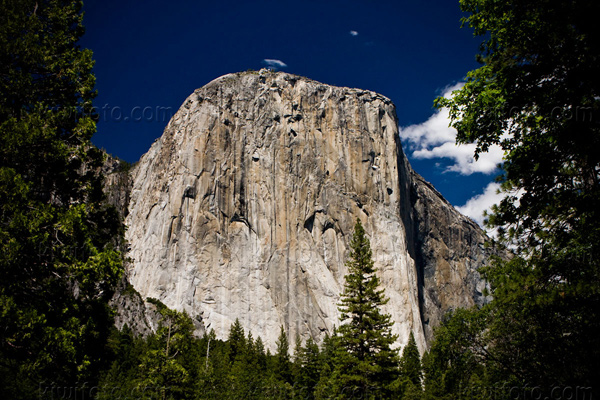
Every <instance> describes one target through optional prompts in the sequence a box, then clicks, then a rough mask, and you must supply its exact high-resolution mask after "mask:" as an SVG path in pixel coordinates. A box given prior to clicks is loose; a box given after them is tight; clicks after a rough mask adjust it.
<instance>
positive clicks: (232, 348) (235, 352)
mask: <svg viewBox="0 0 600 400" xmlns="http://www.w3.org/2000/svg"><path fill="white" fill-rule="evenodd" d="M227 343H228V344H229V360H230V362H231V363H232V364H233V363H234V362H235V360H236V359H238V358H240V357H242V355H243V354H244V351H245V350H246V337H245V335H244V328H242V324H241V323H240V320H239V319H237V318H236V319H235V322H234V323H233V324H232V325H231V328H230V329H229V338H228V339H227Z"/></svg>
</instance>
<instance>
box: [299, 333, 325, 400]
mask: <svg viewBox="0 0 600 400" xmlns="http://www.w3.org/2000/svg"><path fill="white" fill-rule="evenodd" d="M296 354H297V356H296V359H295V360H294V362H295V364H296V375H295V379H294V381H295V385H294V389H295V390H294V395H295V396H294V397H295V398H299V399H314V392H315V388H316V386H317V384H318V383H319V375H320V364H321V362H320V361H321V360H320V352H319V346H318V345H317V344H316V343H315V341H314V340H313V339H312V338H310V337H309V338H308V339H307V340H306V344H305V346H304V347H300V349H299V351H297V352H296Z"/></svg>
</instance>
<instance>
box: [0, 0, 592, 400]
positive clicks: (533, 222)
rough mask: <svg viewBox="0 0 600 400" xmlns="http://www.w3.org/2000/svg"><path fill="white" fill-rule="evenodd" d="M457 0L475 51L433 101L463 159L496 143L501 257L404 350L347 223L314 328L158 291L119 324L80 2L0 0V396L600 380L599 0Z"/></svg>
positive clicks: (362, 239) (117, 273)
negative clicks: (224, 334)
mask: <svg viewBox="0 0 600 400" xmlns="http://www.w3.org/2000/svg"><path fill="white" fill-rule="evenodd" d="M459 3H460V7H461V9H462V10H463V11H464V13H465V14H464V15H465V17H464V18H463V21H462V22H463V26H465V27H467V28H470V29H472V30H473V32H474V34H475V35H476V36H478V37H480V38H481V40H482V42H481V46H480V51H479V54H477V55H476V57H477V60H478V61H479V62H480V65H481V66H480V67H479V68H477V69H475V70H473V71H471V72H469V73H468V74H467V77H466V82H465V84H464V86H463V87H462V88H461V89H459V90H457V91H455V92H454V93H453V95H452V96H451V97H449V98H439V99H437V100H436V105H437V106H438V107H446V108H448V109H449V111H450V117H451V125H452V126H453V127H454V128H456V130H457V143H473V144H475V145H476V152H475V154H474V156H475V158H477V157H478V156H479V155H480V154H481V153H483V152H486V151H487V150H488V149H489V148H490V147H491V146H500V147H501V148H502V150H503V151H504V159H503V163H502V165H501V166H500V167H501V171H502V174H501V175H500V176H499V177H498V181H499V182H500V183H501V186H502V193H503V194H504V198H503V200H502V201H500V202H499V204H497V205H496V206H494V207H493V209H492V210H491V212H490V214H489V215H488V220H487V224H488V226H489V227H492V228H496V231H497V234H498V236H497V239H495V240H496V241H497V242H498V244H499V245H503V246H506V247H508V248H510V250H511V251H512V252H513V257H512V258H510V259H508V260H506V259H492V260H490V262H489V263H488V265H486V266H484V267H483V268H481V269H480V272H481V273H482V276H483V277H484V279H486V281H487V282H488V284H489V293H487V294H489V295H490V296H491V298H492V300H491V302H490V303H488V304H486V305H484V306H483V307H479V308H473V309H468V310H463V309H458V310H454V311H453V312H452V313H450V314H448V315H447V316H446V317H445V319H444V321H443V322H442V324H441V325H440V326H439V327H438V328H437V329H435V332H434V338H433V340H432V341H431V343H430V344H429V350H428V351H426V352H425V353H424V354H423V355H422V357H420V356H419V352H418V350H417V347H416V345H415V343H414V338H412V339H411V340H410V341H409V343H408V344H407V345H406V346H405V347H404V348H403V349H396V348H394V345H393V344H394V343H395V342H396V340H397V338H396V337H395V336H394V335H392V333H391V326H392V322H391V321H390V317H389V315H386V314H383V313H382V312H381V306H382V305H384V304H385V303H386V302H387V299H386V297H385V294H384V293H383V291H382V290H381V289H380V288H379V282H378V279H377V274H376V271H375V270H374V266H373V260H372V255H371V252H370V246H369V242H368V238H367V235H366V233H365V232H364V229H363V228H362V226H361V224H360V223H359V222H357V225H356V227H355V232H354V236H353V238H352V242H351V246H350V247H351V251H350V254H349V257H348V261H347V266H348V270H349V273H348V275H347V276H346V282H345V286H344V293H342V296H341V301H340V303H339V305H338V306H339V310H340V312H341V319H340V321H339V325H338V328H337V330H336V331H335V332H334V333H332V334H331V336H328V337H327V338H326V339H325V340H324V342H323V343H319V344H317V343H315V342H314V341H313V340H311V339H308V340H306V341H305V342H303V343H300V342H299V341H296V339H295V338H292V340H293V341H294V345H293V346H292V347H293V348H290V344H289V343H288V342H289V340H290V338H288V337H287V335H286V331H285V329H283V328H282V329H281V331H280V332H279V340H278V342H277V349H276V351H275V352H274V353H272V354H271V353H270V352H269V351H268V350H265V345H264V343H262V340H261V339H260V338H258V337H257V338H253V337H252V336H251V335H250V333H249V332H244V331H243V329H241V326H240V324H239V322H237V323H235V324H233V326H232V327H231V330H230V333H229V337H228V339H227V340H226V341H221V340H218V339H216V338H215V335H214V333H211V332H209V333H208V334H207V335H206V336H205V337H203V338H196V337H193V335H192V329H193V325H192V323H191V321H190V319H189V317H188V316H187V315H185V314H181V313H178V312H175V311H173V310H169V309H168V308H166V307H164V306H163V305H161V304H160V302H158V301H155V300H152V301H154V303H155V305H156V306H157V307H158V309H159V312H160V314H161V316H162V323H161V325H160V327H159V328H158V330H157V331H156V332H155V333H153V334H151V335H149V336H147V337H146V338H141V337H135V336H134V335H132V332H131V331H130V330H129V329H128V328H124V329H123V330H122V331H118V330H116V329H115V328H114V326H113V317H114V310H111V308H110V307H109V305H108V304H109V300H110V298H111V297H112V295H113V293H114V292H115V290H116V288H117V285H118V283H119V282H121V281H122V279H123V275H124V263H125V260H124V251H123V250H124V249H123V243H124V242H123V232H124V225H123V221H122V220H121V218H120V216H119V213H118V212H117V210H115V209H114V208H113V207H111V206H110V205H108V204H107V202H106V198H105V195H104V192H103V176H102V164H103V161H104V157H105V155H104V154H103V152H101V151H100V150H98V149H97V148H95V147H94V146H93V145H92V144H91V141H90V140H91V137H92V135H93V134H94V132H95V130H96V120H97V118H96V117H95V113H94V108H93V103H92V102H93V98H94V96H95V94H96V92H95V90H94V84H95V77H94V75H93V73H92V67H93V59H92V53H91V51H89V50H87V49H82V48H80V47H79V45H78V44H77V43H78V40H79V38H80V37H81V35H82V34H83V31H84V29H83V25H82V18H83V16H82V3H81V1H67V0H2V1H1V2H0V276H1V279H0V393H2V398H6V399H27V400H29V399H33V398H48V399H50V398H51V399H57V398H80V399H82V398H84V397H83V396H84V393H85V394H86V396H91V397H93V398H101V399H115V398H141V399H150V398H158V399H188V398H189V399H194V398H217V399H218V398H236V399H238V398H332V399H349V398H361V399H366V398H373V399H381V398H394V399H398V398H403V399H418V398H421V399H471V398H473V399H474V398H477V399H542V398H544V399H546V398H548V399H583V398H586V399H591V398H593V397H592V396H595V397H598V396H600V391H599V387H600V334H598V332H600V152H599V151H598V149H599V148H600V123H599V121H600V74H599V73H598V65H600V30H599V29H597V16H598V15H600V2H598V1H597V0H527V1H525V0H511V1H496V0H460V2H459ZM581 110H584V111H585V112H583V113H582V112H580V111H581ZM296 342H297V343H296ZM75 388H77V390H75ZM75 396H78V397H75ZM87 398H90V397H87Z"/></svg>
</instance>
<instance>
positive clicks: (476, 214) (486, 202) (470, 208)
mask: <svg viewBox="0 0 600 400" xmlns="http://www.w3.org/2000/svg"><path fill="white" fill-rule="evenodd" d="M499 189H500V184H498V183H495V182H492V183H489V184H488V185H487V186H486V188H485V190H484V191H483V193H482V194H478V195H477V196H474V197H472V198H470V199H469V200H468V201H467V202H466V203H465V205H463V206H460V207H456V209H457V210H458V211H460V212H461V213H462V214H464V215H466V216H467V217H470V218H471V219H473V220H474V221H475V222H477V223H478V224H479V225H481V226H483V220H484V217H483V212H484V211H486V210H489V209H490V208H491V207H492V206H493V205H494V204H498V203H499V202H500V200H502V198H503V197H504V196H505V194H504V193H498V190H499Z"/></svg>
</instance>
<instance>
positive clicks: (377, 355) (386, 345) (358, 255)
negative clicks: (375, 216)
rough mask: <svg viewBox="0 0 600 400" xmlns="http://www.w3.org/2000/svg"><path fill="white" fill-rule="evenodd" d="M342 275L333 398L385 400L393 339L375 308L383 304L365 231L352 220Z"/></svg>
mask: <svg viewBox="0 0 600 400" xmlns="http://www.w3.org/2000/svg"><path fill="white" fill-rule="evenodd" d="M346 265H347V267H348V274H347V275H346V283H345V286H344V292H343V293H342V299H341V301H340V303H339V310H340V311H341V313H342V314H341V316H340V321H341V325H340V328H339V335H340V345H341V348H342V349H343V350H342V351H341V352H339V355H338V360H337V361H338V362H337V365H336V371H334V374H333V375H334V377H335V378H334V379H335V382H334V386H335V390H336V391H337V392H338V396H339V398H342V399H344V398H353V397H354V398H356V397H357V396H359V397H360V398H363V399H364V398H385V397H388V396H389V393H388V390H389V387H390V384H391V383H392V381H393V380H394V379H395V378H396V377H397V372H398V353H397V351H396V350H395V349H392V347H391V346H392V344H393V343H394V342H395V341H396V339H397V336H396V335H393V334H392V332H391V328H392V325H393V322H392V321H391V317H390V315H389V314H384V313H382V312H381V309H380V308H381V306H383V305H385V304H386V303H387V302H388V301H389V299H387V298H386V297H385V295H384V290H383V289H379V278H378V277H377V275H376V274H375V268H374V264H373V258H372V252H371V245H370V243H369V239H368V238H367V236H366V233H365V230H364V228H363V226H362V224H361V223H360V220H357V221H356V225H355V227H354V234H353V237H352V241H351V242H350V259H349V260H348V261H347V262H346Z"/></svg>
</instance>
